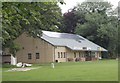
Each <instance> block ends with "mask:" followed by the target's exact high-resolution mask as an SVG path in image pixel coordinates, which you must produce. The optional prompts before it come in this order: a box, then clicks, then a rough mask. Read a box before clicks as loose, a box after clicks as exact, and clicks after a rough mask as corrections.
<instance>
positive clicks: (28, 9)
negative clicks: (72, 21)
mask: <svg viewBox="0 0 120 83" xmlns="http://www.w3.org/2000/svg"><path fill="white" fill-rule="evenodd" d="M2 15H3V16H2V38H3V43H2V44H3V49H4V48H12V50H13V49H15V48H16V47H18V46H16V45H15V44H14V42H13V40H14V39H16V38H17V37H18V36H19V35H20V34H22V33H23V32H27V33H28V34H29V35H30V36H33V37H36V36H37V34H39V35H41V30H49V31H51V30H53V31H59V29H58V28H57V27H59V26H60V25H61V23H60V20H61V16H62V14H61V9H60V8H59V6H58V5H57V2H3V3H2ZM14 47H15V48H14Z"/></svg>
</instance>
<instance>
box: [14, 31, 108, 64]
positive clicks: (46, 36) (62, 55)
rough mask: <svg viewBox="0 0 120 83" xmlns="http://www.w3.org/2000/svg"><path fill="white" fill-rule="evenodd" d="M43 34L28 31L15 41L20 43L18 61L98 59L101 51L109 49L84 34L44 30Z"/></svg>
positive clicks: (44, 61)
mask: <svg viewBox="0 0 120 83" xmlns="http://www.w3.org/2000/svg"><path fill="white" fill-rule="evenodd" d="M42 32H43V33H42V36H38V37H37V38H33V37H30V36H28V35H27V34H26V33H23V34H22V35H20V36H19V37H18V38H17V39H16V40H15V43H17V44H18V45H20V50H19V51H18V52H17V53H16V59H17V62H25V63H48V62H69V61H90V60H98V59H99V58H100V57H101V51H107V50H106V49H104V48H102V47H101V46H99V45H96V44H95V43H93V42H91V41H89V40H87V39H85V38H84V37H82V36H79V35H75V34H68V33H58V32H50V31H42Z"/></svg>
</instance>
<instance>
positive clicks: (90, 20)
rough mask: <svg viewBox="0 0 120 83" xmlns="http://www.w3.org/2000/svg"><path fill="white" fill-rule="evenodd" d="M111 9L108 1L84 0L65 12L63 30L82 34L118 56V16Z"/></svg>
mask: <svg viewBox="0 0 120 83" xmlns="http://www.w3.org/2000/svg"><path fill="white" fill-rule="evenodd" d="M111 11H113V9H112V5H111V4H110V3H108V2H83V3H81V4H78V5H77V6H75V7H74V8H73V9H70V10H69V11H68V12H66V13H65V14H64V16H63V27H61V31H62V32H68V33H76V34H79V35H82V36H84V37H85V38H87V39H89V40H91V41H93V42H94V43H96V44H98V45H100V46H102V47H104V48H106V49H107V50H108V52H109V53H110V55H112V56H116V55H117V50H118V18H117V17H116V16H114V15H113V14H112V13H111Z"/></svg>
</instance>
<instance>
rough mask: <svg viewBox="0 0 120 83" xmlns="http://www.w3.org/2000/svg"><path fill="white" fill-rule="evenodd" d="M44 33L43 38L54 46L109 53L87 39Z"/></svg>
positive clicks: (78, 36)
mask: <svg viewBox="0 0 120 83" xmlns="http://www.w3.org/2000/svg"><path fill="white" fill-rule="evenodd" d="M42 32H43V34H42V37H41V38H42V39H44V40H45V41H47V42H49V43H51V44H52V45H54V46H66V47H68V48H69V49H71V50H82V51H86V50H90V51H107V50H106V49H104V48H103V47H101V46H99V45H97V44H95V43H93V42H91V41H89V40H87V39H86V38H84V37H82V36H80V35H75V34H68V33H58V32H50V31H42ZM84 48H85V49H84Z"/></svg>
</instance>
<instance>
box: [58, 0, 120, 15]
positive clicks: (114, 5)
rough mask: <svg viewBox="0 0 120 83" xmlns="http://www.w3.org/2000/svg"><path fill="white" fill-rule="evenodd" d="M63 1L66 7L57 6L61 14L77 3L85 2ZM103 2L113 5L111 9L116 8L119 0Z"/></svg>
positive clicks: (81, 0)
mask: <svg viewBox="0 0 120 83" xmlns="http://www.w3.org/2000/svg"><path fill="white" fill-rule="evenodd" d="M64 1H65V3H66V5H65V4H64V5H61V4H59V6H60V8H61V9H62V13H65V12H67V11H68V9H70V8H73V7H74V6H76V5H77V3H82V2H84V1H85V0H64ZM105 1H108V2H110V3H111V4H112V5H113V8H116V7H117V6H118V2H119V1H120V0H105Z"/></svg>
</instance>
